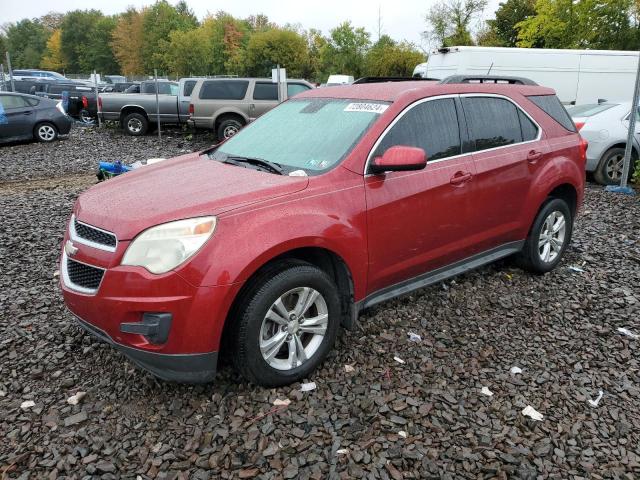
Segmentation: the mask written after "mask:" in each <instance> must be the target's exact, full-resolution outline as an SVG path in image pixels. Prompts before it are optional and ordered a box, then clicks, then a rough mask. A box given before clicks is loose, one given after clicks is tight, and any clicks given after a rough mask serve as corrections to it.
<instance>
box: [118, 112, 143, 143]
mask: <svg viewBox="0 0 640 480" xmlns="http://www.w3.org/2000/svg"><path fill="white" fill-rule="evenodd" d="M122 126H123V127H124V130H125V132H127V133H128V134H129V135H133V136H134V137H139V136H141V135H144V134H145V133H147V130H148V129H149V121H148V120H147V117H145V116H144V115H142V114H141V113H130V114H129V115H127V116H126V117H124V119H123V120H122Z"/></svg>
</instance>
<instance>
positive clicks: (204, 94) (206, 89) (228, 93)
mask: <svg viewBox="0 0 640 480" xmlns="http://www.w3.org/2000/svg"><path fill="white" fill-rule="evenodd" d="M248 86H249V82H248V81H246V80H210V81H208V82H204V83H203V84H202V88H201V89H200V98H201V99H203V100H243V99H244V96H245V95H246V93H247V87H248Z"/></svg>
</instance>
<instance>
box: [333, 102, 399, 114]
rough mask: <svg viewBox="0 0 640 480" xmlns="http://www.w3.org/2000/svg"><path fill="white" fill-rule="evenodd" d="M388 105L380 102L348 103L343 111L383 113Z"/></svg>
mask: <svg viewBox="0 0 640 480" xmlns="http://www.w3.org/2000/svg"><path fill="white" fill-rule="evenodd" d="M387 108H389V105H384V104H382V103H350V104H349V105H347V106H346V107H345V108H344V111H345V112H370V113H378V114H380V113H383V112H384V111H385V110H386V109H387Z"/></svg>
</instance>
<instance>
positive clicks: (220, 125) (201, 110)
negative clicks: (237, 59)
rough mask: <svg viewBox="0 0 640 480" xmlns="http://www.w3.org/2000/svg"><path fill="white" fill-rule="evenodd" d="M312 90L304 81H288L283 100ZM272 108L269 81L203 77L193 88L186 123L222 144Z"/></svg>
mask: <svg viewBox="0 0 640 480" xmlns="http://www.w3.org/2000/svg"><path fill="white" fill-rule="evenodd" d="M312 88H313V85H312V84H310V83H309V82H307V81H305V80H294V79H290V80H288V81H287V97H289V98H290V97H294V96H295V95H297V94H299V93H301V92H305V91H307V90H310V89H312ZM276 105H278V87H277V84H275V83H273V82H272V81H271V79H270V78H207V79H204V78H203V79H199V80H198V81H197V82H196V83H195V84H194V86H193V92H192V95H191V105H190V106H189V112H190V122H191V123H192V124H193V125H194V126H195V127H196V128H206V129H207V130H212V131H213V132H214V133H215V134H216V135H217V137H218V140H220V141H222V140H224V139H226V138H229V137H232V136H233V135H235V134H236V133H237V132H238V131H239V130H240V129H241V128H242V127H244V126H245V125H246V124H247V123H249V122H251V121H252V120H254V119H256V118H257V117H259V116H260V115H262V114H264V113H266V112H268V111H269V110H271V109H272V108H273V107H275V106H276Z"/></svg>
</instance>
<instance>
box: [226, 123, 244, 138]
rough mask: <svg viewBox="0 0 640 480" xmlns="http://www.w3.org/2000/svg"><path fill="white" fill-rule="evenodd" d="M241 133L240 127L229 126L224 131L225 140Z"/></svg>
mask: <svg viewBox="0 0 640 480" xmlns="http://www.w3.org/2000/svg"><path fill="white" fill-rule="evenodd" d="M239 131H240V129H239V128H238V127H236V126H235V125H229V126H227V127H225V128H224V130H223V135H224V138H231V137H233V136H234V135H235V134H236V133H238V132H239Z"/></svg>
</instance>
